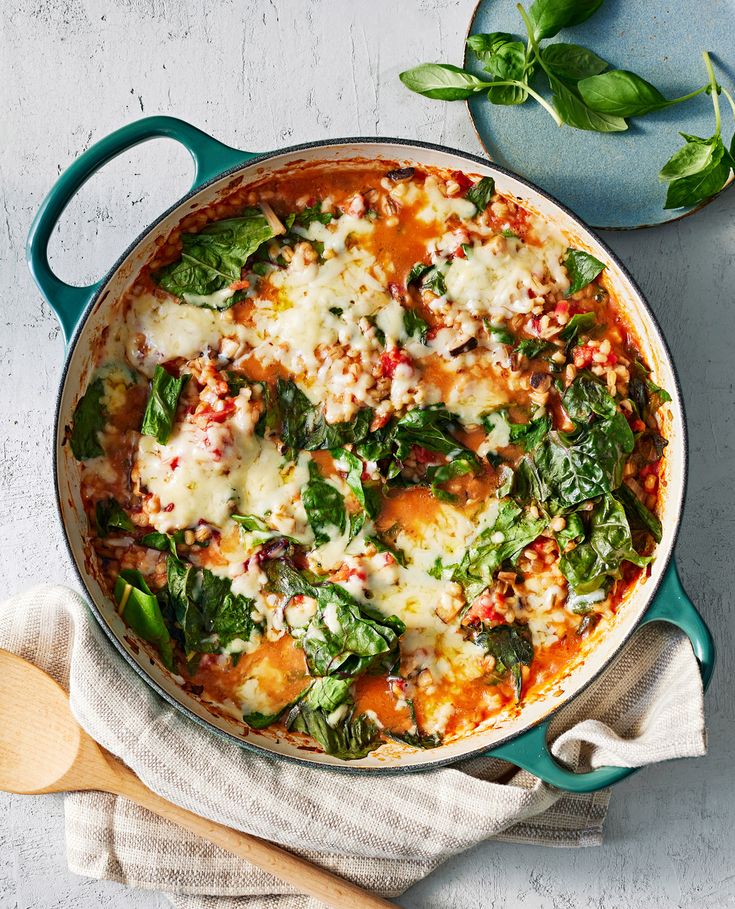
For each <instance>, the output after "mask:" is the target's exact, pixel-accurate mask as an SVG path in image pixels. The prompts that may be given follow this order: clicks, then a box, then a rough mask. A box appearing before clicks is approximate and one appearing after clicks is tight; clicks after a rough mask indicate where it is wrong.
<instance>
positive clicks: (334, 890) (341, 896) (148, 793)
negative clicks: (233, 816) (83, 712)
mask: <svg viewBox="0 0 735 909" xmlns="http://www.w3.org/2000/svg"><path fill="white" fill-rule="evenodd" d="M105 757H106V759H107V761H108V763H109V764H111V765H113V767H114V771H115V773H114V777H115V780H114V791H115V793H116V794H118V795H123V796H125V797H126V798H129V799H130V800H131V801H133V802H135V803H136V804H138V805H140V806H142V807H143V808H147V809H148V810H149V811H152V812H153V813H154V814H157V815H159V817H162V818H165V819H166V820H168V821H173V822H174V823H175V824H178V825H179V826H180V827H184V828H185V829H186V830H189V831H191V833H195V834H196V835H197V836H200V837H202V838H203V839H205V840H209V842H210V843H214V844H215V845H216V846H220V847H221V848H222V849H226V850H227V851H228V852H232V853H233V854H234V855H238V856H240V858H243V859H245V860H246V861H248V862H250V863H251V864H253V865H257V866H258V868H262V869H263V870H264V871H267V872H268V873H269V874H272V875H273V877H277V878H279V879H280V880H282V881H285V882H286V883H287V884H291V886H292V887H294V889H295V890H297V891H298V892H300V893H306V894H308V895H309V896H313V897H315V898H316V899H319V900H321V901H322V902H323V903H325V904H326V905H327V906H332V907H334V909H395V904H394V903H390V902H388V901H387V900H384V899H381V898H380V897H378V896H373V895H372V894H370V893H367V892H366V891H365V890H362V889H361V888H360V887H358V886H357V885H356V884H352V883H350V881H346V880H344V878H341V877H338V876H337V875H336V874H332V873H331V872H329V871H325V870H324V869H323V868H320V867H318V866H317V865H313V864H311V863H310V862H307V861H305V860H304V859H301V858H298V857H297V856H295V855H292V854H291V853H290V852H287V851H286V850H285V849H282V848H281V847H280V846H276V845H275V844H274V843H269V842H267V841H266V840H261V839H259V838H258V837H256V836H250V835H249V834H247V833H241V832H240V831H239V830H233V829H232V828H231V827H225V826H223V825H222V824H217V823H215V822H214V821H210V820H208V819H207V818H204V817H200V816H199V815H198V814H193V813H192V812H191V811H187V810H186V809H185V808H181V807H179V806H178V805H174V804H173V802H169V801H167V800H166V799H164V798H162V797H161V796H160V795H158V794H157V793H155V792H153V791H152V790H150V789H148V787H147V786H145V785H144V784H143V783H142V782H141V781H140V780H139V779H138V777H137V776H135V774H134V773H133V772H132V771H131V770H130V769H129V768H128V767H126V766H125V764H123V763H122V762H120V761H118V760H117V759H116V758H114V757H113V756H112V755H110V754H108V753H106V754H105ZM100 788H102V786H100ZM104 788H106V789H107V790H112V789H113V785H111V780H110V779H109V778H108V779H107V780H106V781H105V786H104Z"/></svg>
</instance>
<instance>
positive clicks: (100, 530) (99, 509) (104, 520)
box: [94, 498, 135, 537]
mask: <svg viewBox="0 0 735 909" xmlns="http://www.w3.org/2000/svg"><path fill="white" fill-rule="evenodd" d="M94 513H95V523H96V525H97V536H99V537H106V536H107V535H108V534H109V533H110V531H111V530H127V531H130V530H135V524H133V522H132V521H131V520H130V517H129V516H128V514H127V513H126V512H125V511H124V509H123V507H122V506H121V505H120V503H119V502H118V501H117V499H113V498H110V499H100V501H99V502H97V505H96V506H95V510H94Z"/></svg>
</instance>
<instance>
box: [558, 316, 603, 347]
mask: <svg viewBox="0 0 735 909" xmlns="http://www.w3.org/2000/svg"><path fill="white" fill-rule="evenodd" d="M596 319H597V317H596V316H595V314H594V313H593V312H578V313H575V315H573V316H572V318H571V319H570V320H569V321H568V322H567V324H566V325H565V326H564V328H562V330H561V331H560V332H559V337H560V338H561V340H562V341H566V342H567V344H570V343H571V342H572V341H574V339H575V338H576V337H577V335H579V334H580V333H582V332H588V331H589V330H590V329H591V328H592V327H593V326H594V324H595V322H596Z"/></svg>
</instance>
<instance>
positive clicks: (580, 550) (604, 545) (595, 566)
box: [559, 495, 651, 593]
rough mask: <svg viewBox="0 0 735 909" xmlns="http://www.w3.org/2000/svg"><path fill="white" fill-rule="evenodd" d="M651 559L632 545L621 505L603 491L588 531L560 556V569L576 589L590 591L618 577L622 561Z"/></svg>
mask: <svg viewBox="0 0 735 909" xmlns="http://www.w3.org/2000/svg"><path fill="white" fill-rule="evenodd" d="M650 561H651V559H650V557H648V556H640V555H638V553H637V552H636V551H635V550H634V549H633V541H632V538H631V533H630V527H629V525H628V520H627V518H626V516H625V510H624V508H623V506H622V505H621V504H620V502H618V501H617V500H616V499H615V498H613V496H610V495H605V496H603V497H602V499H601V500H600V501H599V502H598V503H597V505H596V506H595V508H594V510H593V511H592V516H591V518H590V535H589V539H588V540H586V541H585V542H584V543H580V544H579V545H578V546H577V547H576V548H575V549H572V550H571V552H566V553H564V554H563V555H562V556H561V558H560V560H559V569H560V570H561V572H562V574H563V575H564V577H565V578H566V579H567V581H568V582H569V584H570V585H571V587H572V588H573V590H574V591H575V593H590V592H592V591H593V590H598V589H599V588H600V587H602V586H603V584H605V583H606V581H607V578H619V577H620V576H621V573H620V569H621V565H622V563H623V562H632V563H633V564H634V565H639V566H644V565H647V564H648V563H649V562H650Z"/></svg>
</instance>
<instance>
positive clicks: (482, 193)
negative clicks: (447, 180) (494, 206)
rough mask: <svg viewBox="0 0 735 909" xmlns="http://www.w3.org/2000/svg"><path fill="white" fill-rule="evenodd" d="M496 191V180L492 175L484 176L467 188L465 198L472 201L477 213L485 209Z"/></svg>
mask: <svg viewBox="0 0 735 909" xmlns="http://www.w3.org/2000/svg"><path fill="white" fill-rule="evenodd" d="M494 193H495V180H493V178H492V177H483V178H482V179H481V180H478V181H477V183H475V184H474V185H473V186H470V188H469V189H468V190H467V193H466V195H465V198H466V199H467V200H468V201H469V202H472V204H473V205H474V206H475V208H476V209H477V213H478V214H479V213H480V212H483V211H485V209H486V208H487V207H488V205H489V204H490V200H491V199H492V197H493V195H494Z"/></svg>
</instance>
